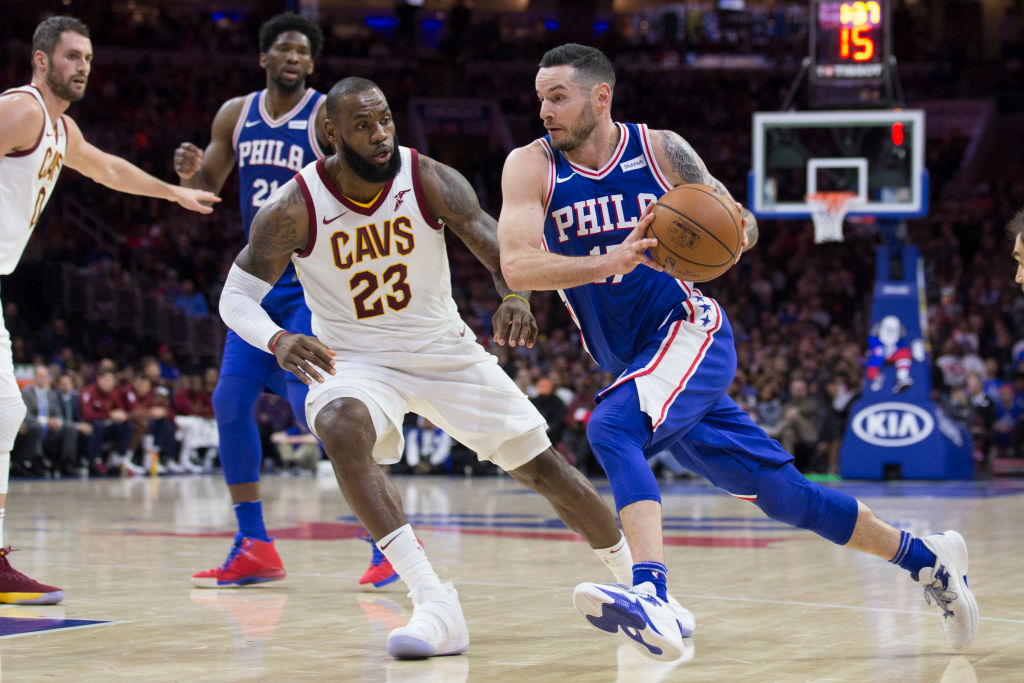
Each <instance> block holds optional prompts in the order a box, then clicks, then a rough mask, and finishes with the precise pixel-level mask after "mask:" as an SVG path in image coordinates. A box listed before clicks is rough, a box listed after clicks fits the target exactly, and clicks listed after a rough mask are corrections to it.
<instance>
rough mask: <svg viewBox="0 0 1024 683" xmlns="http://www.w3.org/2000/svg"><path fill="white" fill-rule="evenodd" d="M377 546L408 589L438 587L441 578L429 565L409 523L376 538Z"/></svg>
mask: <svg viewBox="0 0 1024 683" xmlns="http://www.w3.org/2000/svg"><path fill="white" fill-rule="evenodd" d="M377 548H378V549H379V550H380V551H381V552H382V553H384V557H386V558H388V561H389V562H391V566H392V567H394V568H395V571H396V572H398V575H399V576H400V577H402V581H405V585H407V586H408V587H409V588H410V589H412V588H430V587H435V586H436V587H440V585H441V579H439V578H437V574H436V573H434V568H433V567H432V566H430V560H428V559H427V554H426V553H425V552H423V546H421V545H420V542H419V541H417V540H416V534H415V533H413V530H412V526H411V525H409V524H406V525H404V526H400V527H398V528H397V529H395V530H394V531H392V532H391V533H390V534H388V535H387V536H385V537H384V538H378V539H377Z"/></svg>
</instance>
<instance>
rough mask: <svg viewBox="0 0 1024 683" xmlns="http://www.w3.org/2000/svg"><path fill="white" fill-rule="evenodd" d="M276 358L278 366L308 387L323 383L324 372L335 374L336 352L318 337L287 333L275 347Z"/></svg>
mask: <svg viewBox="0 0 1024 683" xmlns="http://www.w3.org/2000/svg"><path fill="white" fill-rule="evenodd" d="M274 356H276V357H277V364H278V365H280V366H281V367H282V368H284V369H285V370H287V371H288V372H290V373H292V374H293V375H295V376H296V377H298V378H299V379H300V380H302V382H303V383H304V384H306V385H310V384H312V383H313V382H323V381H324V376H323V374H322V372H323V373H327V374H328V375H333V374H334V351H332V350H331V349H329V348H328V347H327V346H325V345H324V343H323V342H322V341H320V340H319V339H317V338H316V337H310V336H308V335H305V334H292V333H290V332H285V333H284V334H282V335H281V336H280V337H279V338H278V340H277V344H276V345H275V346H274ZM321 371H322V372H321Z"/></svg>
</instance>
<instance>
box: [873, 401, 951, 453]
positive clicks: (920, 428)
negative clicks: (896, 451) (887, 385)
mask: <svg viewBox="0 0 1024 683" xmlns="http://www.w3.org/2000/svg"><path fill="white" fill-rule="evenodd" d="M934 428H935V420H934V419H933V418H932V416H931V413H929V412H928V411H927V410H925V409H924V408H921V407H920V406H915V405H911V404H910V403H896V402H889V403H876V404H875V405H873V406H868V407H867V408H865V409H864V410H862V411H860V412H859V413H857V414H856V415H854V416H853V433H854V434H856V435H857V436H858V437H860V439H861V440H862V441H866V442H867V443H869V444H873V445H875V446H888V447H890V448H895V447H898V446H909V445H911V444H915V443H917V442H918V441H923V440H924V439H926V438H928V435H929V434H931V433H932V429H934Z"/></svg>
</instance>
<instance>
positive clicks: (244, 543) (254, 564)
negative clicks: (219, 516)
mask: <svg viewBox="0 0 1024 683" xmlns="http://www.w3.org/2000/svg"><path fill="white" fill-rule="evenodd" d="M284 577H285V572H284V565H283V564H282V563H281V557H280V556H279V555H278V554H277V550H275V549H274V539H270V540H269V541H260V540H257V539H255V538H249V537H248V536H242V535H241V534H235V543H234V545H232V546H231V552H229V553H228V559H227V560H225V561H224V564H222V565H221V566H219V567H217V568H216V569H207V570H206V571H205V572H197V573H195V574H193V575H192V585H193V586H196V587H197V588H225V587H232V586H247V585H249V584H250V583H266V582H267V581H280V580H281V579H283V578H284Z"/></svg>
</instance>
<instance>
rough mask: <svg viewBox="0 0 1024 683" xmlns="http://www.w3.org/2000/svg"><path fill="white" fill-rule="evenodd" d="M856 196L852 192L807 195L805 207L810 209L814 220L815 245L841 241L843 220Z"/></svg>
mask: <svg viewBox="0 0 1024 683" xmlns="http://www.w3.org/2000/svg"><path fill="white" fill-rule="evenodd" d="M856 196H857V195H856V193H854V192H816V193H814V194H809V195H807V205H808V206H810V207H811V218H812V219H814V243H815V244H821V243H822V242H842V241H843V219H844V218H846V212H847V211H849V210H850V201H851V200H852V199H853V198H854V197H856Z"/></svg>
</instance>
